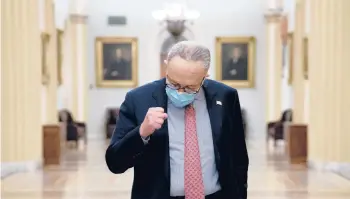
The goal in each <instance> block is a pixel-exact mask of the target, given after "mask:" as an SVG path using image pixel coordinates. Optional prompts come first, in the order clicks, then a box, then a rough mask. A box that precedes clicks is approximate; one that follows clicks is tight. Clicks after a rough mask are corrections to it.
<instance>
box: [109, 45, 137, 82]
mask: <svg viewBox="0 0 350 199" xmlns="http://www.w3.org/2000/svg"><path fill="white" fill-rule="evenodd" d="M104 79H105V80H130V79H131V65H130V62H128V61H127V60H125V59H124V58H123V54H122V50H121V49H120V48H117V49H116V50H115V60H113V62H112V63H111V64H110V65H109V66H108V67H107V68H106V69H105V70H104Z"/></svg>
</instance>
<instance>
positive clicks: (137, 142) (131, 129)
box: [105, 93, 145, 174]
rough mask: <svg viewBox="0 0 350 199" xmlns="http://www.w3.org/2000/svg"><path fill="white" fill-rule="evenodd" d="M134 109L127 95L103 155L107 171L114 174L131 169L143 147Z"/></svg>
mask: <svg viewBox="0 0 350 199" xmlns="http://www.w3.org/2000/svg"><path fill="white" fill-rule="evenodd" d="M134 108H135V107H134V105H133V98H132V96H130V93H128V94H126V97H125V100H124V102H123V103H122V105H121V107H120V112H119V117H118V121H117V125H116V128H115V130H114V133H113V136H112V139H111V143H110V145H109V147H108V148H107V150H106V155H105V159H106V163H107V166H108V168H109V170H110V171H111V172H113V173H115V174H118V173H124V172H125V171H126V170H127V169H129V168H131V167H133V166H134V164H135V161H136V159H137V157H138V156H139V155H140V154H142V152H143V150H144V147H145V144H144V143H143V141H142V139H141V136H140V133H139V129H140V126H139V125H137V121H136V117H135V111H134Z"/></svg>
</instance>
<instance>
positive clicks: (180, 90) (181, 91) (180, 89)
mask: <svg viewBox="0 0 350 199" xmlns="http://www.w3.org/2000/svg"><path fill="white" fill-rule="evenodd" d="M177 92H179V93H183V92H185V89H184V88H179V89H177Z"/></svg>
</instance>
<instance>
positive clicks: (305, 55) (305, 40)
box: [303, 37, 309, 80]
mask: <svg viewBox="0 0 350 199" xmlns="http://www.w3.org/2000/svg"><path fill="white" fill-rule="evenodd" d="M308 54H309V39H308V38H307V37H304V38H303V73H304V79H306V80H307V79H309V56H308Z"/></svg>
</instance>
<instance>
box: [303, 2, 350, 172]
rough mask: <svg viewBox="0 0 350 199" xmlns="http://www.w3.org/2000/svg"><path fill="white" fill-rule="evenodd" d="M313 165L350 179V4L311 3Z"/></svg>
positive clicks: (310, 143) (310, 157) (311, 128)
mask: <svg viewBox="0 0 350 199" xmlns="http://www.w3.org/2000/svg"><path fill="white" fill-rule="evenodd" d="M310 7H311V17H310V20H311V21H310V37H309V49H310V59H309V60H310V65H309V73H310V75H309V85H310V102H311V103H310V121H309V134H308V136H309V137H308V154H309V157H308V159H309V162H310V164H311V165H312V166H313V167H315V168H321V169H330V170H334V171H337V172H340V173H341V174H343V175H347V176H348V177H349V178H350V175H349V174H350V172H349V171H350V153H349V151H350V144H349V140H350V115H349V113H350V90H349V85H350V78H349V77H350V67H349V66H350V56H349V55H350V38H349V35H350V23H349V21H348V20H346V19H349V18H350V12H349V11H348V8H349V7H350V1H348V0H337V1H334V0H310Z"/></svg>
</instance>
